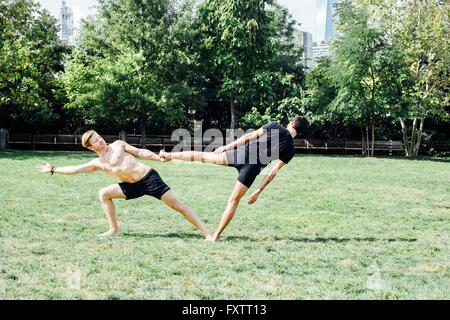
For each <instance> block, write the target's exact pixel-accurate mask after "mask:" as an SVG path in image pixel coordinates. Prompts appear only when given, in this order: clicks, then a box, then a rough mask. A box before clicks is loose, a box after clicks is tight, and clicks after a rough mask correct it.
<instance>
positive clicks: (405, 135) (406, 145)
mask: <svg viewBox="0 0 450 320" xmlns="http://www.w3.org/2000/svg"><path fill="white" fill-rule="evenodd" d="M400 124H401V126H402V136H403V145H404V148H405V155H406V156H407V157H410V155H411V151H410V148H409V142H408V131H406V124H405V119H403V118H400Z"/></svg>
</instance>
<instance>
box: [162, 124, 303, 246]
mask: <svg viewBox="0 0 450 320" xmlns="http://www.w3.org/2000/svg"><path fill="white" fill-rule="evenodd" d="M308 125H309V122H308V120H307V119H306V118H304V117H302V116H296V117H294V118H293V119H292V120H291V121H290V122H289V124H288V126H287V127H286V128H285V127H283V126H281V125H280V124H279V123H277V122H272V123H268V124H266V125H264V126H263V127H261V128H259V129H258V130H256V131H254V132H251V133H248V134H246V135H244V136H242V137H240V138H239V139H237V140H236V141H234V142H232V143H230V144H228V145H226V146H222V147H220V148H218V149H217V150H216V151H214V152H196V151H186V152H172V153H168V152H165V151H164V150H161V152H160V154H159V155H160V157H161V158H162V159H163V160H164V161H170V160H172V159H177V160H184V161H201V162H207V163H214V164H218V165H223V166H230V167H234V168H236V169H237V170H238V172H239V177H238V181H237V182H236V185H235V187H234V190H233V192H232V193H231V197H230V199H229V200H228V205H227V207H226V209H225V211H224V213H223V215H222V219H221V220H220V224H219V226H218V228H217V230H216V232H215V233H214V236H213V240H214V241H218V240H219V239H220V235H221V234H222V232H223V230H224V229H225V228H226V227H227V225H228V224H229V223H230V221H231V219H233V216H234V214H235V213H236V210H237V207H238V205H239V202H240V201H241V198H242V197H243V196H244V195H245V193H246V192H247V191H248V189H249V188H250V186H251V185H252V184H253V182H254V181H255V179H256V177H257V176H258V175H259V173H260V172H261V170H262V169H263V168H264V167H265V166H267V165H268V164H269V162H270V161H275V163H274V165H273V166H272V168H271V169H270V171H269V173H268V174H267V175H266V176H265V177H264V179H263V181H262V182H261V185H260V186H259V188H258V189H257V190H256V191H255V192H253V194H252V195H251V196H250V197H249V198H248V201H247V202H248V203H249V204H252V203H254V202H256V200H258V198H259V196H260V195H261V193H262V192H263V190H264V189H265V188H266V187H267V185H268V184H269V183H270V182H271V181H272V180H273V179H274V178H275V176H276V175H277V173H278V172H279V171H280V170H281V168H283V167H284V166H285V165H286V164H287V163H288V162H289V161H291V159H292V158H293V157H294V154H295V146H294V138H295V137H296V136H297V135H299V134H300V133H303V132H304V131H305V129H306V128H307V127H308ZM264 148H270V150H269V149H266V151H270V153H271V155H270V156H268V157H267V158H264V157H262V156H261V153H260V152H258V149H259V150H261V149H264Z"/></svg>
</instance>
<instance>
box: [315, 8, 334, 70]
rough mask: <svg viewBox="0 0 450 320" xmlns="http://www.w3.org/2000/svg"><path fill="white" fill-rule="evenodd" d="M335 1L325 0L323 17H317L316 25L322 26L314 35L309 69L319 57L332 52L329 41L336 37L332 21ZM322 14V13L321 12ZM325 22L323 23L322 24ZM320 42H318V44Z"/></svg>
mask: <svg viewBox="0 0 450 320" xmlns="http://www.w3.org/2000/svg"><path fill="white" fill-rule="evenodd" d="M336 2H337V0H326V9H325V15H323V14H322V15H320V16H319V15H317V16H316V19H317V24H318V25H321V26H323V27H322V28H319V29H318V30H320V31H319V32H318V33H317V34H316V39H315V42H314V43H313V46H312V50H311V51H312V58H311V65H310V68H311V67H312V66H313V65H314V64H315V63H316V62H317V60H318V59H319V58H321V57H328V56H330V55H331V54H332V50H331V47H330V44H331V41H332V40H333V39H334V38H335V36H336V30H335V25H334V21H333V16H334V5H335V4H336ZM321 13H323V12H321ZM320 18H322V19H323V18H325V21H320V20H319V19H320ZM323 22H325V23H323ZM319 41H320V42H319Z"/></svg>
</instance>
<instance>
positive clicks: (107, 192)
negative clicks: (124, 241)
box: [98, 184, 126, 237]
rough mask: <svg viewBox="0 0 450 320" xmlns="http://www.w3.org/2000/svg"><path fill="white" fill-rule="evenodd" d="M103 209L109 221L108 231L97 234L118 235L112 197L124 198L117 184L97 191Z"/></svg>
mask: <svg viewBox="0 0 450 320" xmlns="http://www.w3.org/2000/svg"><path fill="white" fill-rule="evenodd" d="M98 196H99V197H100V202H101V203H102V207H103V210H104V211H105V213H106V216H107V218H108V222H109V231H107V232H105V233H102V234H99V236H102V237H109V236H117V235H119V225H118V224H117V220H116V207H115V206H114V202H113V201H112V199H116V198H117V199H126V197H125V195H124V194H123V191H122V189H121V188H120V186H119V185H118V184H114V185H111V186H109V187H106V188H103V189H101V190H100V191H99V192H98Z"/></svg>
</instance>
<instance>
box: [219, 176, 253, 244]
mask: <svg viewBox="0 0 450 320" xmlns="http://www.w3.org/2000/svg"><path fill="white" fill-rule="evenodd" d="M247 191H248V188H247V187H246V186H245V185H243V184H242V183H241V182H239V181H237V182H236V185H235V187H234V190H233V193H232V194H231V197H230V199H229V200H228V205H227V208H226V209H225V212H224V213H223V215H222V219H221V220H220V224H219V227H218V228H217V231H216V233H214V237H213V238H214V241H218V240H219V239H220V235H221V234H222V232H223V230H225V228H226V227H227V225H228V223H230V221H231V219H233V216H234V213H235V212H236V209H237V207H238V205H239V202H240V201H241V198H242V197H243V196H244V194H245V193H246V192H247Z"/></svg>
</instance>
